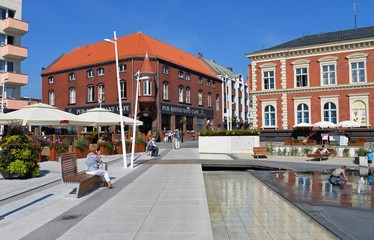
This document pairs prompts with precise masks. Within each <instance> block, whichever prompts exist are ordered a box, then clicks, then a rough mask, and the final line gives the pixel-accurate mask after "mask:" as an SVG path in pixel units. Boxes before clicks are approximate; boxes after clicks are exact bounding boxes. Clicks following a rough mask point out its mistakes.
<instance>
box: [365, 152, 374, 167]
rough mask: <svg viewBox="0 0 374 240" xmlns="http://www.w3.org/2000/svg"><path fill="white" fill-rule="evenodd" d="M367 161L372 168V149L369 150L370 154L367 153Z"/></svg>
mask: <svg viewBox="0 0 374 240" xmlns="http://www.w3.org/2000/svg"><path fill="white" fill-rule="evenodd" d="M366 160H367V161H368V167H369V168H371V165H372V163H373V150H371V148H369V149H368V152H367V153H366Z"/></svg>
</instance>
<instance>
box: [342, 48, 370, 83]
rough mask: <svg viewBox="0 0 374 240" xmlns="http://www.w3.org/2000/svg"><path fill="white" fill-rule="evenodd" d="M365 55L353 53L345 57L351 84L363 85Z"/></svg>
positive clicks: (364, 80) (364, 78)
mask: <svg viewBox="0 0 374 240" xmlns="http://www.w3.org/2000/svg"><path fill="white" fill-rule="evenodd" d="M367 56H368V54H367V53H353V54H351V55H348V56H347V59H348V62H349V70H350V75H349V78H350V82H351V83H365V82H367V81H366V60H367Z"/></svg>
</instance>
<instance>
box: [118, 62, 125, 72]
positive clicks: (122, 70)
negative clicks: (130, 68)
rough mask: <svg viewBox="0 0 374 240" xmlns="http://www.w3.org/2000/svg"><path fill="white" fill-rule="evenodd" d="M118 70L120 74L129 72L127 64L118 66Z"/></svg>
mask: <svg viewBox="0 0 374 240" xmlns="http://www.w3.org/2000/svg"><path fill="white" fill-rule="evenodd" d="M118 70H119V72H126V71H127V66H126V64H120V65H119V66H118Z"/></svg>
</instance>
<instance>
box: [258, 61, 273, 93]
mask: <svg viewBox="0 0 374 240" xmlns="http://www.w3.org/2000/svg"><path fill="white" fill-rule="evenodd" d="M276 66H277V65H276V64H275V63H265V64H262V65H260V66H259V67H260V69H261V76H262V78H261V79H262V82H261V85H262V90H273V89H276V88H277V86H276ZM267 72H273V85H274V87H273V88H270V87H269V88H265V77H267V76H265V73H267ZM267 78H268V77H267ZM269 86H270V84H269Z"/></svg>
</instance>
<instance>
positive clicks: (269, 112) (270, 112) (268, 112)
mask: <svg viewBox="0 0 374 240" xmlns="http://www.w3.org/2000/svg"><path fill="white" fill-rule="evenodd" d="M264 120H265V121H264V123H265V124H264V125H265V126H266V127H270V126H275V108H274V106H272V105H267V106H266V107H265V109H264Z"/></svg>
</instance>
